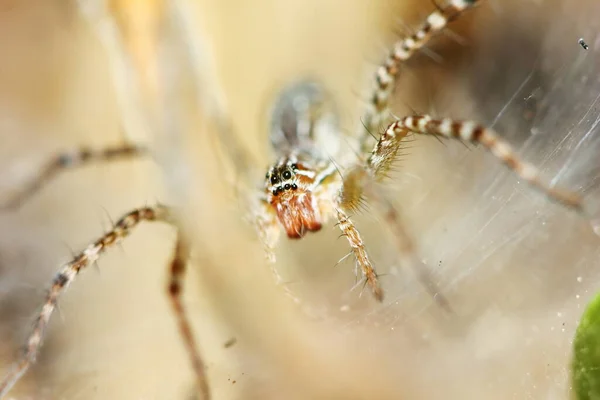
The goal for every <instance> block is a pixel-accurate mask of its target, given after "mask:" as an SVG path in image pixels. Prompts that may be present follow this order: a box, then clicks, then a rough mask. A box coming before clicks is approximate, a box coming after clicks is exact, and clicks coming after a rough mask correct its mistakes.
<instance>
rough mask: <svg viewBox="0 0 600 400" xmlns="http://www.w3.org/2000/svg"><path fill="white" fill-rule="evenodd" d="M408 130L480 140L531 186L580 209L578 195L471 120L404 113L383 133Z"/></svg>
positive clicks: (576, 209) (580, 200)
mask: <svg viewBox="0 0 600 400" xmlns="http://www.w3.org/2000/svg"><path fill="white" fill-rule="evenodd" d="M406 130H409V131H411V132H413V133H417V134H425V135H435V136H442V137H447V138H456V139H461V140H467V141H471V142H476V143H481V144H482V145H483V146H484V147H485V148H486V149H488V150H489V151H490V152H491V153H492V154H493V155H494V156H496V157H497V158H499V159H500V160H501V161H502V162H503V163H504V164H505V165H506V166H507V167H508V168H510V169H511V170H512V171H514V172H515V173H516V174H517V175H518V176H519V177H521V178H522V179H524V180H525V181H526V182H528V183H529V184H530V185H531V186H533V187H535V188H536V189H539V190H540V191H541V192H543V193H544V194H545V195H547V196H548V197H549V198H550V199H552V200H555V201H557V202H559V203H561V204H563V205H565V206H567V207H569V208H571V209H574V210H575V211H578V212H582V211H583V203H582V199H581V196H579V195H578V194H576V193H573V192H569V191H566V190H561V189H557V188H554V187H551V186H550V184H549V183H548V182H546V181H545V180H544V179H543V178H542V177H541V175H540V171H539V170H538V169H537V168H536V167H535V166H534V165H532V164H529V163H526V162H524V161H521V160H519V158H518V156H517V154H516V153H515V151H514V150H513V149H512V147H510V145H509V144H508V143H506V142H505V141H504V140H502V139H501V138H500V137H499V136H498V134H497V133H496V132H494V131H493V130H491V129H488V128H485V127H484V126H482V125H479V124H477V123H475V122H472V121H456V120H452V119H449V118H444V119H433V118H431V117H430V116H428V115H415V116H412V117H405V118H402V119H400V120H398V121H395V122H393V123H392V124H391V125H390V126H389V127H388V128H387V130H386V134H389V135H392V134H405V132H406Z"/></svg>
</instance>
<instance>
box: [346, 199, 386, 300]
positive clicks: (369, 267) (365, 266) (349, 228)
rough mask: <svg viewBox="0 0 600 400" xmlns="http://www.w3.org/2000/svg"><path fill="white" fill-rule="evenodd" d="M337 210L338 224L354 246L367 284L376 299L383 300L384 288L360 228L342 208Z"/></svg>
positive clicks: (355, 255) (353, 249)
mask: <svg viewBox="0 0 600 400" xmlns="http://www.w3.org/2000/svg"><path fill="white" fill-rule="evenodd" d="M335 211H336V216H337V220H338V226H339V228H340V230H341V231H342V234H343V235H344V236H345V237H346V239H348V243H349V244H350V247H351V248H352V253H354V257H355V258H356V262H357V263H358V265H359V267H360V269H361V271H362V273H363V275H364V277H365V279H366V281H367V285H369V287H370V288H371V292H373V296H375V299H376V300H377V301H383V289H382V288H381V286H380V285H379V281H378V280H377V274H376V273H375V269H374V268H373V264H371V260H369V256H368V254H367V250H366V249H365V245H364V243H363V240H362V238H361V237H360V233H359V232H358V229H356V227H355V226H354V223H353V222H352V220H351V219H350V217H349V216H348V215H347V214H346V213H345V212H344V211H343V210H342V209H341V208H339V207H337V208H336V210H335Z"/></svg>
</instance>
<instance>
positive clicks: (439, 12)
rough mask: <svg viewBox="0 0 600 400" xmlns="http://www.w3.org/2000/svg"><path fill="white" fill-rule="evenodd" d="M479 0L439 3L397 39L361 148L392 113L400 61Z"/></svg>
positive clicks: (380, 73)
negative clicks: (415, 26) (422, 19)
mask: <svg viewBox="0 0 600 400" xmlns="http://www.w3.org/2000/svg"><path fill="white" fill-rule="evenodd" d="M477 1H478V0H450V1H449V2H447V3H446V5H445V6H444V7H438V9H436V10H435V11H433V12H432V13H431V14H429V16H428V17H427V18H426V19H425V22H423V24H422V25H421V27H419V28H418V29H417V31H416V32H415V33H414V34H413V35H411V36H409V37H407V38H404V39H401V40H399V41H397V42H396V44H395V45H394V47H393V49H392V51H391V52H390V54H389V55H388V57H387V58H386V59H385V62H384V63H383V64H382V65H381V66H380V67H379V68H378V69H377V73H376V74H375V84H374V88H373V93H372V95H371V99H370V102H369V106H368V107H367V110H366V111H365V114H364V116H363V120H362V122H363V124H364V130H362V131H361V135H360V141H361V148H362V150H363V151H364V152H367V151H369V150H370V149H369V147H370V146H369V138H370V137H371V136H370V134H369V132H378V131H379V126H380V124H381V123H383V122H384V121H385V119H386V118H387V116H388V107H389V98H390V96H391V94H392V92H393V90H394V86H395V83H396V79H397V77H398V73H399V69H400V64H401V63H402V62H404V61H406V60H408V59H409V58H411V57H412V56H413V55H414V54H415V53H416V52H417V51H418V50H419V49H421V48H422V47H423V46H425V45H426V44H427V42H428V41H429V40H430V39H431V38H432V37H433V36H434V35H435V34H436V33H438V32H440V31H441V30H442V29H444V28H445V27H446V25H447V24H448V22H449V21H450V20H451V19H453V18H456V17H458V16H459V15H460V14H461V13H462V12H463V11H465V10H466V9H468V8H470V7H472V6H473V5H475V3H477Z"/></svg>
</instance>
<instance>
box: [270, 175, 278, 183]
mask: <svg viewBox="0 0 600 400" xmlns="http://www.w3.org/2000/svg"><path fill="white" fill-rule="evenodd" d="M277 182H279V177H278V176H277V175H275V174H273V175H272V176H271V183H272V184H273V185H275V184H276V183H277Z"/></svg>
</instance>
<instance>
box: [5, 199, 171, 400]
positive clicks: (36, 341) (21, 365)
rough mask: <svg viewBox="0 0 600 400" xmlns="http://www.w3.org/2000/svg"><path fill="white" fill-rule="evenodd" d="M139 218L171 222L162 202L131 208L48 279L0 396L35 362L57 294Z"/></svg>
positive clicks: (130, 228) (135, 223) (125, 232)
mask: <svg viewBox="0 0 600 400" xmlns="http://www.w3.org/2000/svg"><path fill="white" fill-rule="evenodd" d="M141 221H164V222H169V223H171V222H172V220H171V213H170V211H169V209H168V208H166V207H163V206H155V207H145V208H140V209H136V210H133V211H131V212H129V213H127V214H125V216H123V217H122V218H121V219H120V220H119V221H117V223H116V225H115V227H114V228H113V229H112V230H111V231H110V232H108V233H106V234H104V235H103V236H102V237H101V238H100V239H98V240H96V241H95V242H94V243H92V244H90V245H89V246H88V247H87V248H86V249H85V250H83V251H82V252H81V253H79V254H78V255H77V256H75V258H74V259H73V260H72V261H71V262H69V263H67V264H66V265H64V266H63V267H62V268H61V270H60V272H59V273H58V274H57V275H56V277H55V278H54V280H53V281H52V286H51V287H50V290H49V292H48V294H47V296H46V301H45V302H44V305H43V306H42V309H41V311H40V312H39V314H38V316H37V318H36V320H35V323H34V325H33V330H32V331H31V334H30V335H29V338H28V339H27V344H26V347H25V353H24V354H23V356H22V358H21V360H20V361H18V362H17V363H16V364H15V365H14V367H13V368H12V370H11V371H10V372H9V373H8V374H7V375H6V376H5V377H4V378H3V379H2V380H1V381H0V398H2V397H3V396H4V395H6V393H8V391H9V390H10V389H11V388H12V386H13V385H14V384H15V383H16V382H17V381H18V380H19V379H20V378H21V376H22V375H23V374H24V373H25V372H26V371H27V370H28V369H29V367H30V366H31V364H33V363H34V362H35V359H36V356H37V354H38V351H39V349H40V347H41V346H42V341H43V339H44V334H45V331H46V328H47V326H48V323H49V321H50V317H51V316H52V313H53V312H54V309H55V308H56V304H57V301H58V298H59V296H60V295H61V294H62V293H63V292H64V291H65V290H66V289H67V288H68V287H69V285H70V284H71V283H73V281H74V280H75V277H76V276H77V274H78V273H79V272H81V271H82V270H83V269H85V268H86V267H88V266H89V265H91V264H93V263H94V262H96V261H97V260H98V259H99V258H100V256H101V255H102V254H103V253H104V252H105V251H106V250H107V249H109V248H111V247H114V246H115V245H117V244H118V243H119V242H121V241H122V240H123V239H124V238H125V237H126V236H128V235H129V234H130V233H131V231H132V230H133V228H135V227H136V226H137V225H138V224H139V223H140V222H141Z"/></svg>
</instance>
